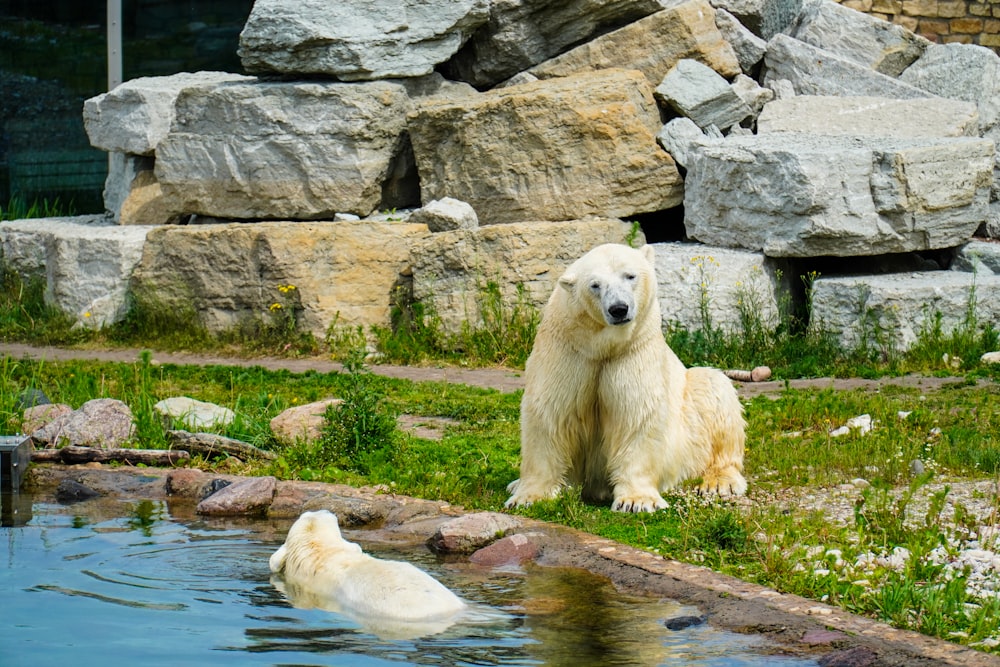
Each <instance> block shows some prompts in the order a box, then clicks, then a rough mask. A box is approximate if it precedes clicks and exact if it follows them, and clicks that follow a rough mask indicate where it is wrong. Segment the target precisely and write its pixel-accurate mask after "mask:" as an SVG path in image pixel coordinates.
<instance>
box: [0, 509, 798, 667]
mask: <svg viewBox="0 0 1000 667" xmlns="http://www.w3.org/2000/svg"><path fill="white" fill-rule="evenodd" d="M21 502H22V505H23V497H22V500H21ZM287 523H288V522H281V523H280V524H278V523H274V522H270V521H267V520H245V519H218V518H201V517H195V516H173V515H172V514H171V512H170V509H169V507H168V506H167V504H165V503H162V502H155V501H148V500H142V501H113V502H112V501H108V500H100V501H86V502H81V503H77V504H74V505H68V506H63V505H59V504H54V503H53V504H49V503H34V504H32V505H30V508H25V509H23V510H22V511H21V514H20V520H19V521H7V522H6V523H5V524H4V526H3V527H0V549H2V551H0V610H2V612H0V615H2V617H3V622H2V623H0V664H4V665H29V664H30V665H32V666H33V667H44V666H46V665H54V666H59V667H65V666H66V665H69V664H84V665H95V664H100V662H101V661H103V660H108V659H114V660H121V661H124V662H123V663H122V664H138V665H144V666H151V665H177V664H191V665H199V664H212V665H230V664H232V665H293V664H294V665H334V664H335V665H574V666H579V665H592V664H594V665H596V664H600V665H643V666H646V665H789V666H795V667H798V666H799V665H815V664H816V663H815V662H813V661H807V660H802V659H798V658H788V657H783V656H779V655H774V654H772V653H771V651H770V650H769V647H768V645H767V644H765V643H764V642H763V641H762V640H760V639H759V638H756V637H748V636H745V635H738V634H733V633H729V632H724V631H721V630H718V629H715V628H713V627H712V626H711V625H710V624H708V623H701V624H698V625H694V626H691V627H688V628H684V629H682V630H669V629H668V628H667V627H666V626H665V625H664V621H665V620H666V619H670V618H675V617H678V616H684V615H697V614H698V610H696V609H692V608H685V607H682V606H680V605H678V604H677V603H675V602H673V601H664V600H651V599H647V598H637V597H630V596H627V595H622V594H619V593H618V592H617V591H616V590H615V589H614V587H613V586H612V585H611V584H610V583H608V582H607V581H606V580H604V579H602V578H599V577H596V576H595V575H592V574H590V573H589V572H586V571H584V570H577V569H564V568H549V567H541V566H529V567H526V568H508V569H495V568H483V567H479V566H475V565H472V564H470V563H468V562H467V561H465V560H460V561H456V560H447V561H445V560H442V559H439V558H437V557H436V556H434V555H433V554H431V553H430V552H429V551H427V550H426V549H423V548H419V549H407V550H405V551H400V550H398V548H392V547H389V546H386V545H385V544H381V545H380V544H373V543H366V541H365V532H364V531H345V536H346V537H347V538H348V539H351V540H353V541H357V542H359V543H360V544H362V545H363V546H364V547H365V549H366V551H368V552H369V553H372V554H373V555H377V556H380V557H385V558H394V559H399V560H409V561H411V562H414V563H415V564H417V565H419V566H420V567H422V568H423V569H425V570H427V571H428V572H430V573H431V574H433V575H434V576H435V577H437V578H438V579H440V580H441V581H442V582H443V583H445V584H446V585H447V586H449V587H450V588H451V589H452V590H454V591H455V592H456V593H457V594H458V595H460V596H461V597H463V598H464V599H465V600H467V601H469V602H470V603H471V604H472V606H473V608H474V609H475V612H474V613H473V614H471V615H470V616H469V617H468V618H466V619H464V620H463V621H461V622H459V623H457V624H455V625H452V626H451V627H449V628H447V629H446V630H445V631H443V632H441V633H438V634H434V635H430V636H423V637H416V638H407V639H392V638H386V637H380V636H379V635H377V634H375V633H373V632H372V631H370V630H369V629H366V628H365V627H363V626H361V625H359V624H358V623H357V622H355V621H354V620H352V619H350V618H347V617H344V616H340V615H338V614H335V613H331V612H328V611H321V610H316V609H300V608H296V607H295V606H293V605H292V604H291V603H290V601H289V600H288V599H287V598H286V597H285V596H284V595H283V594H282V593H281V592H280V591H279V590H278V589H277V588H276V587H275V585H274V584H273V583H272V582H271V578H270V572H269V571H268V565H267V560H268V557H269V556H270V555H271V554H272V553H273V552H274V550H275V549H276V548H277V547H278V546H279V544H280V543H281V541H282V539H283V536H284V529H285V528H286V527H287ZM11 524H13V525H11Z"/></svg>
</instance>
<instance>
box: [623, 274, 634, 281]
mask: <svg viewBox="0 0 1000 667" xmlns="http://www.w3.org/2000/svg"><path fill="white" fill-rule="evenodd" d="M625 280H628V281H630V282H631V281H633V280H635V274H634V273H626V274H625Z"/></svg>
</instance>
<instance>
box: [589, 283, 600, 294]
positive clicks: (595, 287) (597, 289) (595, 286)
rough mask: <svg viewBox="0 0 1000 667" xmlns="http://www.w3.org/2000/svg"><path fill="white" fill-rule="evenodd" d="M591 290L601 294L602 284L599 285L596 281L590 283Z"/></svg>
mask: <svg viewBox="0 0 1000 667" xmlns="http://www.w3.org/2000/svg"><path fill="white" fill-rule="evenodd" d="M590 289H591V290H593V291H594V292H600V291H601V283H599V282H597V281H596V280H595V281H594V282H592V283H590Z"/></svg>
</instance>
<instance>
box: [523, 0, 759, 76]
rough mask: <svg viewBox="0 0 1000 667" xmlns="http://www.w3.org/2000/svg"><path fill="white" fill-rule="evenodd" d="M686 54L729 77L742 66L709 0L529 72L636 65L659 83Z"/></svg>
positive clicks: (691, 2) (693, 0)
mask: <svg viewBox="0 0 1000 667" xmlns="http://www.w3.org/2000/svg"><path fill="white" fill-rule="evenodd" d="M683 58H688V59H691V60H697V61H699V62H701V63H703V64H705V65H707V66H709V67H711V68H712V69H714V70H715V71H716V72H718V73H719V74H721V75H722V76H724V77H726V78H731V77H733V76H736V75H737V74H738V73H740V72H741V71H742V70H741V69H740V63H739V60H738V59H737V57H736V52H735V51H733V47H731V46H730V45H729V43H728V42H726V41H725V40H724V39H723V38H722V33H720V32H719V29H718V27H717V26H716V25H715V10H714V9H713V8H712V6H711V5H710V4H709V3H708V1H707V0H684V1H683V2H680V3H678V4H672V5H671V6H670V8H669V9H664V10H663V11H660V12H657V13H655V14H651V15H650V16H647V17H646V18H643V19H640V20H638V21H636V22H635V23H630V24H629V25H626V26H624V27H622V28H619V29H618V30H615V31H613V32H609V33H607V34H606V35H601V36H600V37H597V38H595V39H593V40H591V41H589V42H586V43H584V44H581V45H580V46H578V47H576V48H574V49H571V50H570V51H567V52H566V53H563V54H562V55H559V56H556V57H555V58H552V59H550V60H547V61H545V62H543V63H541V64H539V65H537V66H535V67H532V68H531V69H530V70H528V71H529V72H531V73H532V74H534V75H535V76H537V77H538V78H539V79H548V78H552V77H558V76H568V75H571V74H575V73H577V72H583V71H590V70H600V69H612V68H618V69H637V70H639V71H641V72H642V73H643V74H645V75H646V78H647V79H649V82H650V83H651V84H653V85H654V86H655V85H657V84H659V83H660V81H662V80H663V77H664V76H665V75H666V74H667V72H668V71H669V70H670V68H671V67H673V66H674V65H675V64H677V62H678V61H679V60H681V59H683Z"/></svg>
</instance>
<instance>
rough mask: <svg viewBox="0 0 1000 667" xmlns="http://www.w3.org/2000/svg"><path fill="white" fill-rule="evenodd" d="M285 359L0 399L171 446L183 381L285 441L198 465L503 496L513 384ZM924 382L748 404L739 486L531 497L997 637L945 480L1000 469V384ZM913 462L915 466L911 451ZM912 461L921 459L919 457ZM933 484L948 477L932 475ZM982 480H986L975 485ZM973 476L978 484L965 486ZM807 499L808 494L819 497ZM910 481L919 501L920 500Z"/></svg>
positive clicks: (103, 371) (892, 613)
mask: <svg viewBox="0 0 1000 667" xmlns="http://www.w3.org/2000/svg"><path fill="white" fill-rule="evenodd" d="M348 369H349V370H350V371H351V372H345V373H315V372H307V373H300V374H293V373H289V372H284V371H267V370H264V369H263V368H261V367H251V368H238V367H229V366H209V367H194V366H170V365H166V366H158V365H154V364H153V363H152V362H151V360H150V357H149V356H148V355H146V356H144V357H142V358H140V359H137V360H136V361H135V362H134V363H125V364H110V363H96V362H85V361H73V362H59V363H52V362H47V363H42V362H32V361H26V360H13V359H9V358H8V359H4V360H3V361H2V362H0V415H2V417H3V418H4V420H5V421H6V426H7V429H8V432H14V431H15V430H16V429H17V428H18V427H19V426H20V423H19V422H20V410H19V407H18V405H17V399H18V396H19V395H20V393H21V392H22V391H24V389H26V388H29V387H31V388H38V389H41V390H43V391H44V392H45V393H46V394H48V396H49V397H50V398H51V399H52V400H53V401H56V402H64V403H68V404H70V405H72V406H74V407H78V406H79V405H80V404H82V403H83V402H84V401H86V400H89V399H90V398H94V397H104V396H109V397H114V398H119V399H121V400H123V401H125V402H126V403H127V404H129V405H130V407H131V408H132V410H133V412H134V414H135V422H136V425H137V434H136V437H135V445H136V446H139V447H162V446H165V435H164V433H165V432H164V426H163V425H162V424H161V423H160V420H159V419H158V418H156V417H155V415H154V414H153V410H152V406H153V405H154V404H155V402H156V401H158V400H161V399H163V398H167V397H170V396H177V395H188V396H192V397H196V398H198V399H200V400H206V401H211V402H215V403H218V404H221V405H225V406H227V407H230V408H232V409H233V410H234V411H235V412H236V414H237V415H238V418H237V420H236V421H235V422H234V423H233V424H231V425H230V426H229V427H227V428H226V429H225V431H224V434H225V435H228V436H230V437H235V438H239V439H241V440H245V441H248V442H252V443H253V444H256V445H258V446H260V447H264V448H268V449H272V450H274V451H276V452H278V453H279V457H278V458H277V460H276V461H274V462H271V463H268V464H247V463H243V462H237V461H229V462H223V463H214V464H209V463H208V462H205V461H199V460H196V461H194V463H193V464H194V465H199V466H202V467H206V468H215V469H218V470H224V471H226V472H234V473H240V474H251V475H256V474H272V475H276V476H278V477H280V478H283V479H308V480H322V481H331V482H340V483H347V484H353V485H375V484H379V485H385V487H386V488H388V489H391V490H392V491H393V492H396V493H402V494H406V495H413V496H418V497H424V498H436V499H443V500H447V501H449V502H452V503H456V504H460V505H464V506H466V507H468V508H476V509H488V510H501V509H502V506H503V502H504V500H506V498H507V493H506V490H505V487H506V485H507V483H508V482H509V481H511V480H512V479H514V478H515V477H517V474H518V473H517V468H518V462H519V442H518V417H519V409H518V401H519V394H518V393H513V394H502V393H499V392H496V391H493V390H486V389H477V388H472V387H467V386H461V385H451V384H442V383H426V382H411V381H405V380H395V379H389V378H385V377H381V376H377V375H374V374H371V373H368V372H367V371H366V369H365V368H364V366H363V365H362V364H360V363H359V362H358V360H357V359H355V360H354V361H353V362H351V363H349V364H348ZM980 375H981V376H982V377H983V379H984V382H982V383H978V384H977V383H976V382H974V381H973V379H972V378H971V377H970V378H968V379H964V380H959V381H956V382H955V383H952V384H949V385H947V386H946V387H945V388H943V389H940V390H935V391H931V392H925V393H921V392H919V391H917V390H913V389H906V388H898V387H884V388H883V389H881V390H880V391H878V392H866V391H840V392H835V391H831V390H825V391H797V390H786V391H784V392H782V393H781V394H780V395H778V396H776V397H774V396H771V397H767V396H762V397H758V398H754V399H752V400H750V401H749V402H748V403H747V406H746V409H747V418H748V443H749V448H748V452H747V457H746V468H747V473H748V478H749V480H750V484H751V490H750V492H749V495H748V497H747V498H746V499H743V500H736V501H720V500H712V499H707V498H701V497H699V496H697V495H695V494H693V493H690V492H689V488H690V487H686V488H684V489H680V490H678V492H677V493H675V494H672V495H670V496H669V497H668V500H669V502H670V506H669V508H668V509H666V510H664V511H661V512H658V513H656V514H652V515H650V514H643V515H622V514H617V513H612V512H611V511H610V509H609V508H608V507H599V506H593V505H587V504H583V503H581V502H580V501H579V499H578V496H577V495H576V494H575V492H574V491H572V490H571V491H569V492H567V493H565V494H564V495H563V496H561V497H560V498H558V499H556V500H553V501H550V502H543V503H538V504H536V505H534V506H532V507H530V508H528V509H526V510H523V513H524V514H526V515H529V516H532V517H536V518H540V519H544V520H549V521H556V522H560V523H564V524H567V525H570V526H574V527H577V528H580V529H583V530H586V531H589V532H592V533H595V534H599V535H603V536H606V537H609V538H612V539H615V540H619V541H621V542H624V543H628V544H631V545H635V546H638V547H641V548H644V549H648V550H651V551H654V552H656V553H659V554H662V555H664V556H666V557H669V558H675V559H678V560H683V561H687V562H693V563H700V564H704V565H707V566H710V567H712V568H714V569H717V570H719V571H722V572H726V573H729V574H733V575H736V576H739V577H741V578H743V579H747V580H752V581H756V582H759V583H762V584H766V585H769V586H772V587H775V588H777V589H778V590H782V591H787V592H793V593H798V594H801V595H804V596H807V597H810V598H812V599H816V600H823V601H827V602H829V603H831V604H836V605H840V606H842V607H844V608H845V609H848V610H850V611H852V612H855V613H861V614H865V615H868V616H872V617H874V618H879V619H883V620H886V621H888V622H890V623H892V624H894V625H896V626H898V627H907V628H913V629H917V630H919V631H921V632H925V633H927V634H931V635H935V636H938V637H942V638H946V639H949V640H952V641H960V642H963V643H968V644H971V645H974V646H977V647H979V648H982V649H984V650H994V647H995V645H996V642H997V641H1000V636H998V631H997V627H998V625H1000V602H998V598H997V596H996V589H994V588H991V586H994V585H1000V573H997V572H996V569H995V566H993V567H994V570H993V571H992V574H990V572H986V573H985V574H984V573H983V572H981V571H978V570H976V569H975V563H973V564H968V563H964V564H963V561H962V559H961V555H962V554H964V553H967V552H969V550H970V549H972V548H979V549H980V550H987V549H992V548H994V547H995V544H994V543H992V542H990V539H992V537H991V536H992V535H993V533H992V532H991V531H995V528H994V527H995V525H996V524H998V523H1000V516H998V512H997V509H998V508H997V505H996V497H995V495H991V494H990V493H989V492H988V491H982V490H980V491H978V492H974V493H972V494H971V495H969V494H968V493H966V494H965V495H963V496H961V497H960V498H959V497H957V496H956V495H955V493H954V492H953V490H952V489H957V487H958V486H959V485H967V484H974V483H975V482H982V483H986V484H987V487H989V483H990V482H992V483H995V482H996V480H997V475H998V470H1000V439H998V435H997V434H1000V416H998V415H1000V386H998V385H997V383H996V377H992V378H990V377H989V376H988V375H987V374H986V373H985V372H980ZM331 396H339V397H342V398H345V399H346V401H347V405H348V408H349V409H347V410H343V411H341V412H339V413H330V415H329V427H328V429H327V431H326V434H325V436H324V437H323V438H322V439H321V440H320V441H319V442H316V443H310V444H303V443H300V444H297V445H293V446H282V445H280V444H278V443H277V442H276V441H275V440H274V439H273V436H272V435H271V433H270V429H269V426H268V424H269V421H270V419H271V418H272V417H274V416H275V415H277V414H278V413H279V412H280V411H282V410H284V409H285V408H288V407H291V406H294V405H301V404H303V403H308V402H312V401H315V400H319V399H323V398H327V397H331ZM400 414H406V415H411V416H413V417H414V418H416V421H418V422H419V420H420V418H445V419H447V420H449V422H448V423H449V424H450V425H449V426H448V427H447V428H446V429H445V431H444V434H443V437H442V438H441V439H440V440H426V439H421V438H418V437H415V436H413V435H412V434H410V433H408V432H404V431H402V430H399V429H398V428H396V427H395V423H396V422H395V417H396V416H397V415H400ZM862 414H867V415H869V416H870V417H871V418H872V423H873V424H874V427H873V428H872V429H871V430H870V431H868V432H865V433H863V432H862V429H854V430H851V431H850V432H849V433H847V434H846V435H843V436H840V437H835V436H833V435H831V431H832V430H833V429H835V428H836V427H839V426H842V425H844V424H846V423H847V422H848V420H850V419H851V418H853V417H857V416H859V415H862ZM915 462H919V466H918V465H917V464H916V463H915ZM921 470H922V472H920V471H921ZM942 483H947V484H950V485H951V486H942ZM845 485H849V486H850V488H851V489H853V491H849V492H846V493H847V495H849V496H850V497H851V498H852V500H851V502H852V503H853V506H851V507H849V511H848V512H847V515H846V516H840V517H834V516H830V515H829V514H828V513H824V512H823V511H821V508H823V507H826V506H827V503H826V502H825V501H824V500H823V496H822V494H825V493H829V492H831V491H832V490H837V489H838V488H840V489H842V487H843V486H845ZM976 488H983V487H976ZM977 493H978V495H976V494H977ZM817 494H819V500H818V501H817V502H814V503H812V504H809V503H806V502H803V501H802V498H803V497H808V496H816V495H817ZM918 499H920V500H919V502H918Z"/></svg>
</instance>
